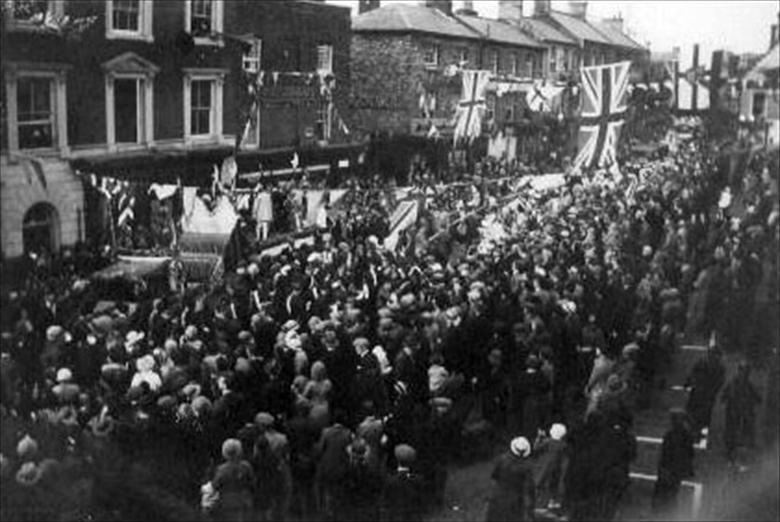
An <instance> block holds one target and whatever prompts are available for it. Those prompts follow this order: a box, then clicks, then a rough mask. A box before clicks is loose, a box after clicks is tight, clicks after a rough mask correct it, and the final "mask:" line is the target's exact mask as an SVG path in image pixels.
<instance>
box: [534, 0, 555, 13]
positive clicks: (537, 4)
mask: <svg viewBox="0 0 780 522" xmlns="http://www.w3.org/2000/svg"><path fill="white" fill-rule="evenodd" d="M550 4H551V0H534V16H544V15H546V14H548V13H549V12H550V11H551V7H550Z"/></svg>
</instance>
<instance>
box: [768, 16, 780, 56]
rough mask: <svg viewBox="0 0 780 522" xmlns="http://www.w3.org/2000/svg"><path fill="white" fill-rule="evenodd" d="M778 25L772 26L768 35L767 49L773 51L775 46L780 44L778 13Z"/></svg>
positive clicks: (779, 19)
mask: <svg viewBox="0 0 780 522" xmlns="http://www.w3.org/2000/svg"><path fill="white" fill-rule="evenodd" d="M777 18H778V23H776V24H772V28H771V29H770V35H769V49H773V48H774V47H775V45H777V44H778V43H780V34H778V33H780V13H778V14H777Z"/></svg>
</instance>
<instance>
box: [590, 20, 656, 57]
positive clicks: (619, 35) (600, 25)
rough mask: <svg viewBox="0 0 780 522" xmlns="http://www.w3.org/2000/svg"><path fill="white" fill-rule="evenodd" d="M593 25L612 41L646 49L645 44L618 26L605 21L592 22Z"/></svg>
mask: <svg viewBox="0 0 780 522" xmlns="http://www.w3.org/2000/svg"><path fill="white" fill-rule="evenodd" d="M590 24H591V25H592V26H594V27H595V28H596V29H598V30H599V32H600V33H601V34H603V35H604V36H606V37H607V38H608V39H610V40H612V43H614V44H615V45H619V46H620V47H625V48H626V49H633V50H638V51H643V50H645V48H644V46H642V45H640V44H639V43H637V42H635V41H634V40H632V39H631V37H629V36H628V35H627V34H626V33H624V32H622V31H618V30H617V29H616V28H614V27H612V26H610V25H609V24H608V23H605V22H590Z"/></svg>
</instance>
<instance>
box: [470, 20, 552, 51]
mask: <svg viewBox="0 0 780 522" xmlns="http://www.w3.org/2000/svg"><path fill="white" fill-rule="evenodd" d="M458 18H459V19H460V20H461V21H462V22H463V23H464V24H466V25H468V26H469V27H471V28H472V29H474V30H476V31H478V32H479V33H481V34H482V36H484V37H485V38H486V39H487V40H488V41H492V42H499V43H506V44H511V45H520V46H523V47H535V48H541V47H542V45H541V43H540V42H538V41H536V40H534V39H533V38H531V37H530V36H528V35H526V34H523V32H522V31H521V30H520V28H519V27H517V26H515V25H512V24H508V23H506V22H502V21H499V20H491V19H489V18H482V17H479V16H464V15H460V16H458Z"/></svg>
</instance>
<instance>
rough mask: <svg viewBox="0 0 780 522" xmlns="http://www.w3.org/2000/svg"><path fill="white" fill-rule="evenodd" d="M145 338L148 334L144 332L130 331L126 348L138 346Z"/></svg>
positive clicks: (126, 336) (126, 337) (126, 338)
mask: <svg viewBox="0 0 780 522" xmlns="http://www.w3.org/2000/svg"><path fill="white" fill-rule="evenodd" d="M144 337H146V334H145V333H144V332H137V331H135V330H130V331H129V332H127V335H125V346H132V345H134V344H137V343H139V342H141V341H142V340H143V339H144Z"/></svg>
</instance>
